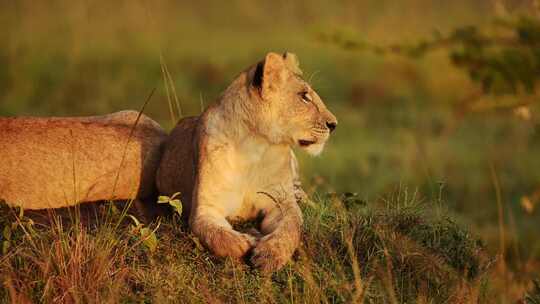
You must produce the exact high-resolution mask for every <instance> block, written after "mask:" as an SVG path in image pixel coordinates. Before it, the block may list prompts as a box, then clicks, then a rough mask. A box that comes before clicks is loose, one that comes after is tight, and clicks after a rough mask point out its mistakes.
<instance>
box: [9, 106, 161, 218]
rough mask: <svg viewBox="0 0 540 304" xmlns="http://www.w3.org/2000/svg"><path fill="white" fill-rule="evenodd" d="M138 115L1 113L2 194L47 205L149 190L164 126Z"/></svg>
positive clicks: (142, 194)
mask: <svg viewBox="0 0 540 304" xmlns="http://www.w3.org/2000/svg"><path fill="white" fill-rule="evenodd" d="M137 117H138V113H137V112H136V111H122V112H117V113H113V114H109V115H104V116H93V117H56V118H38V117H15V118H0V199H1V200H5V201H6V202H7V203H8V204H10V205H15V206H21V207H23V208H24V209H45V208H59V207H68V206H73V205H76V204H78V203H80V202H93V201H101V200H127V199H134V198H140V199H146V198H148V197H151V196H152V195H155V187H154V180H155V172H156V171H157V167H158V165H159V157H160V155H161V151H160V149H161V144H162V143H163V141H164V139H165V138H166V133H165V132H164V131H163V130H162V129H161V127H160V126H159V125H158V124H157V123H156V122H154V121H153V120H151V119H150V118H148V117H146V116H144V115H141V116H140V118H139V121H138V123H137V125H136V126H135V127H134V124H135V122H136V120H137ZM128 141H129V142H128Z"/></svg>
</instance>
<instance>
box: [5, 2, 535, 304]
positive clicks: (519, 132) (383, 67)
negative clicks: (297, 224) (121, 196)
mask: <svg viewBox="0 0 540 304" xmlns="http://www.w3.org/2000/svg"><path fill="white" fill-rule="evenodd" d="M523 18H527V19H523ZM539 19H540V3H539V2H538V1H535V0H506V1H504V0H490V1H488V0H485V1H484V0H482V1H463V0H458V1H426V0H410V1H400V2H397V1H386V0H378V1H371V0H365V1H336V2H326V1H318V0H314V1H294V2H292V1H272V2H264V3H263V2H254V1H244V0H236V1H229V2H222V1H207V0H205V1H196V2H183V1H181V2H173V1H153V2H151V1H115V2H107V1H90V2H89V1H60V0H56V1H48V2H47V3H40V2H34V1H3V2H1V3H0V26H1V28H2V30H1V31H0V115H1V116H22V115H25V116H80V115H100V114H106V113H110V112H114V111H119V110H125V109H135V110H139V109H141V108H142V106H143V104H144V103H145V100H146V98H147V96H148V95H149V94H150V92H151V91H152V90H153V89H154V88H155V93H154V94H153V96H152V98H151V99H150V100H149V102H148V104H147V105H146V107H145V110H144V112H145V114H146V115H148V116H150V117H152V118H153V119H155V120H156V121H158V122H159V123H160V124H161V125H162V126H163V127H164V128H165V129H167V130H170V129H171V128H172V127H173V126H174V124H175V121H176V119H177V118H178V117H183V116H191V115H198V114H199V113H201V110H202V109H203V108H205V107H206V106H208V105H209V104H211V103H212V102H213V101H214V100H215V99H216V98H217V97H218V96H219V93H220V92H222V91H223V90H224V89H225V88H226V86H227V85H228V84H229V83H230V81H231V80H232V79H234V77H235V75H236V74H238V73H239V72H240V71H242V70H243V69H245V68H246V67H248V66H250V65H252V64H253V63H255V62H257V61H258V60H260V59H262V58H263V57H264V55H265V54H266V53H267V52H268V51H277V52H284V51H291V52H294V53H296V54H297V55H298V58H299V60H300V65H301V67H302V69H303V72H304V78H305V79H307V80H309V82H310V83H311V84H312V86H313V88H314V89H315V90H316V91H317V92H318V93H319V95H320V96H321V97H322V98H323V100H324V101H325V103H326V105H327V106H328V107H329V108H330V109H331V110H332V112H333V113H335V114H336V116H337V118H338V120H339V126H338V128H337V130H336V132H334V133H333V135H332V137H331V139H330V141H329V143H328V145H327V147H326V149H325V151H324V152H323V153H322V154H321V155H320V156H318V157H315V158H311V157H308V156H307V155H305V154H303V153H302V152H300V151H299V152H298V153H297V155H298V156H299V158H300V167H301V172H302V180H303V184H304V188H305V190H306V192H308V194H309V195H310V197H311V200H310V201H307V202H304V203H302V205H301V207H302V210H303V213H304V217H305V223H304V229H305V231H304V236H303V241H302V245H301V246H300V248H299V250H298V252H297V253H296V254H295V256H294V259H293V261H292V262H290V263H289V264H288V265H287V266H286V267H285V268H284V269H283V270H281V271H279V272H277V273H275V274H273V275H272V276H265V275H262V274H260V273H258V271H257V270H255V269H253V268H252V267H250V266H249V265H246V264H245V263H242V262H239V261H233V260H225V259H219V258H216V257H213V256H212V255H211V254H210V253H209V252H208V251H207V250H205V249H204V248H203V247H202V246H201V244H200V242H199V241H198V240H197V239H196V238H195V237H193V236H192V235H191V234H190V233H189V231H188V227H187V225H186V224H185V223H182V222H181V221H180V219H179V216H178V215H177V214H174V215H171V216H169V217H167V218H164V219H161V220H159V221H156V222H153V223H151V224H141V223H139V221H138V219H136V218H133V217H130V216H129V215H128V214H125V212H124V211H123V209H122V208H121V207H113V206H111V205H109V204H104V205H103V206H101V207H100V211H101V213H100V216H99V219H98V220H97V222H96V223H95V224H93V225H79V223H78V222H79V221H78V219H79V212H78V209H74V210H68V211H67V212H68V216H67V219H66V217H64V218H63V219H59V218H57V217H56V216H55V214H54V212H42V213H35V212H27V211H24V212H22V211H20V210H18V209H13V208H9V207H7V206H6V205H5V204H2V205H0V232H1V235H0V245H1V246H0V249H1V251H0V303H540V285H539V284H540V282H538V281H537V280H540V104H539V100H540V94H539V86H538V83H537V82H536V80H537V78H538V75H540V53H539V51H538V50H539V49H540V43H538V41H540V26H538V28H536V27H535V25H536V24H538V23H540V21H538V20H539ZM501 20H504V21H501ZM509 20H510V21H509ZM512 20H525V21H520V22H521V23H519V25H518V27H519V26H521V27H519V30H517V31H516V33H518V34H517V35H518V38H519V39H521V40H520V41H521V42H523V41H525V42H526V43H525V44H524V45H525V46H523V44H520V45H519V46H518V47H516V48H517V49H518V52H513V53H510V55H508V56H506V57H505V58H507V59H508V58H509V59H508V60H507V61H504V62H502V63H501V62H499V61H496V60H494V59H493V60H491V61H489V60H483V59H484V58H485V57H482V56H487V55H486V53H487V51H485V50H484V51H482V52H481V53H482V54H481V55H478V54H477V53H474V52H472V53H470V52H469V53H467V52H468V51H470V49H471V48H470V47H468V46H470V45H471V44H472V45H473V47H472V49H473V50H478V49H479V48H480V47H479V46H478V45H477V44H481V43H483V42H485V40H486V39H483V38H482V39H477V38H478V37H477V36H475V35H476V34H475V33H476V32H475V31H474V30H470V29H471V28H476V29H478V30H479V31H480V30H482V31H485V33H488V34H489V35H502V36H504V37H505V38H507V37H513V36H512V33H513V32H512V28H511V27H505V26H502V29H501V24H507V23H504V22H511V21H512ZM464 28H465V29H468V30H463V31H457V33H458V34H456V35H454V36H452V33H456V29H464ZM488 34H486V35H488ZM439 37H454V38H455V39H454V40H452V39H444V38H439ZM456 37H457V38H456ZM490 37H491V36H490ZM497 37H499V36H497ZM524 37H525V38H524ZM437 39H439V40H437ZM460 39H461V40H460ZM535 39H537V40H535ZM455 40H458V41H459V43H461V42H463V44H459V43H458V44H457V46H455V47H454V46H453V45H452V43H453V42H455ZM426 41H427V43H426ZM430 41H437V42H436V43H432V44H430V43H429V42H430ZM471 41H472V42H471ZM494 41H495V40H493V41H491V42H490V43H491V44H490V46H489V47H490V48H495V47H496V46H497V44H496V43H495V42H497V43H499V42H500V43H502V45H503V47H515V45H514V44H511V43H508V42H507V41H508V40H507V39H498V40H496V41H495V42H494ZM531 41H532V42H531ZM475 43H476V44H475ZM527 43H528V44H527ZM463 45H465V47H464V46H463ZM419 49H420V50H421V51H422V54H421V55H418V54H417V53H418V52H416V51H418V50H419ZM424 51H425V52H424ZM490 51H492V50H491V49H490ZM493 52H497V49H496V50H495V51H493ZM501 52H502V51H501ZM456 54H458V55H456ZM463 54H465V55H463ZM471 54H472V55H471ZM504 54H506V53H504ZM516 54H517V55H516ZM523 54H532V55H531V56H532V57H531V58H533V59H531V60H530V61H526V60H525V59H523V58H525V57H524V56H525V55H523ZM460 56H461V57H460ZM467 56H468V57H467ZM475 56H476V57H475ZM535 56H536V57H535ZM471 58H472V59H471ZM520 58H521V59H520ZM534 58H536V59H534ZM482 60H483V61H482ZM535 60H536V61H535ZM471 62H472V63H473V64H471ZM479 62H480V63H483V64H487V65H488V67H489V68H492V70H491V72H490V73H492V74H490V73H488V72H486V70H485V69H482V68H481V65H479V64H478V63H479ZM486 62H487V63H486ZM522 66H525V68H521V67H522ZM471 67H472V68H471ZM518 67H519V68H518ZM515 70H519V71H518V72H515V73H517V74H515V75H518V76H516V77H514V78H512V77H513V76H512V75H514V74H513V73H514V71H515ZM493 71H503V72H502V73H500V74H497V73H498V72H497V73H496V72H493ZM493 75H495V76H493ZM497 75H502V76H500V77H499V76H497ZM509 75H510V76H509ZM531 75H532V76H531ZM509 79H510V80H509ZM501 83H502V84H503V85H508V83H509V84H510V87H511V90H499V89H497V88H499V87H500V86H498V85H499V84H501ZM516 83H517V84H516ZM36 145H39V143H37V142H36ZM0 164H1V160H0ZM31 178H32V176H28V179H31ZM535 280H536V282H537V283H535Z"/></svg>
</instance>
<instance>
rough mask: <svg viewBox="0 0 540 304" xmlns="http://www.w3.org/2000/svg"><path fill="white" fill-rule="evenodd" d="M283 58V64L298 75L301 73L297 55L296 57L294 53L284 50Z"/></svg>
mask: <svg viewBox="0 0 540 304" xmlns="http://www.w3.org/2000/svg"><path fill="white" fill-rule="evenodd" d="M283 60H285V65H286V66H287V68H289V70H290V71H291V72H293V73H294V74H296V75H299V76H301V75H302V70H300V64H299V63H298V57H296V55H295V54H294V53H289V52H285V53H284V54H283Z"/></svg>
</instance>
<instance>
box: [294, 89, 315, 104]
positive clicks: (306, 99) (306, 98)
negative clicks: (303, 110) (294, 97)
mask: <svg viewBox="0 0 540 304" xmlns="http://www.w3.org/2000/svg"><path fill="white" fill-rule="evenodd" d="M298 95H300V97H301V98H302V101H303V102H305V103H310V102H312V101H313V99H312V98H311V95H309V93H308V92H307V91H304V92H300V93H298Z"/></svg>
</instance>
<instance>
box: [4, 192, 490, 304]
mask: <svg viewBox="0 0 540 304" xmlns="http://www.w3.org/2000/svg"><path fill="white" fill-rule="evenodd" d="M428 207H429V208H431V206H429V205H428V204H423V205H422V204H418V203H417V202H416V199H415V198H412V199H410V198H408V197H407V196H406V194H405V195H403V194H397V195H395V196H393V197H391V198H389V199H388V200H381V201H379V202H369V203H366V202H363V201H360V200H357V199H356V197H355V196H354V195H352V194H344V195H336V194H332V195H324V196H320V197H318V198H316V199H314V201H312V202H309V203H306V204H305V205H304V206H303V209H304V215H305V235H304V239H303V243H302V246H301V247H300V249H299V250H298V252H297V254H296V255H295V257H294V260H293V261H292V262H291V263H289V264H288V265H287V266H286V267H285V268H284V269H283V270H281V271H280V272H278V273H275V274H274V275H273V276H271V277H268V276H262V275H261V274H259V273H258V272H257V271H256V270H254V269H252V268H250V267H249V266H247V265H245V264H244V263H242V262H239V261H233V260H229V259H218V258H215V257H213V256H212V255H211V254H209V253H208V252H207V251H206V250H205V249H204V248H202V247H201V245H200V243H199V242H198V240H197V239H196V238H194V237H193V236H192V235H191V234H189V233H188V232H187V229H186V227H185V226H183V225H182V224H181V223H179V221H178V218H177V216H175V217H171V218H167V219H163V220H161V221H160V222H158V223H154V224H152V225H150V226H148V227H147V226H143V225H140V224H138V225H133V224H127V225H126V224H123V225H118V224H117V223H118V222H119V220H120V219H121V218H122V215H121V213H116V214H115V213H113V216H112V217H108V218H109V219H108V220H107V221H103V222H101V223H98V224H97V225H95V226H94V225H92V226H91V227H90V226H81V225H65V224H64V223H62V221H58V220H54V218H55V217H54V216H52V217H51V219H52V220H51V224H50V225H46V226H41V225H40V224H36V222H35V221H33V220H32V218H31V217H28V216H27V215H23V216H22V217H21V216H20V215H19V214H18V211H16V210H13V209H9V208H7V206H5V205H3V206H2V207H1V210H0V231H4V233H3V235H2V238H1V240H0V241H1V242H2V243H3V244H4V249H3V252H2V255H1V256H0V267H1V268H2V272H1V273H0V280H1V282H2V285H1V287H0V302H8V301H9V299H11V300H15V301H16V302H20V301H24V300H30V301H32V302H69V303H72V302H141V301H143V302H153V303H163V302H178V301H181V302H188V303H191V302H195V303H197V302H200V303H209V302H210V303H214V302H218V303H219V302H226V303H229V302H242V303H253V302H264V303H266V302H270V303H281V302H303V303H304V302H308V303H321V302H324V303H326V302H330V303H351V302H362V301H364V302H368V303H372V302H375V303H379V302H381V303H382V302H385V303H388V302H390V303H402V302H409V303H413V302H420V301H424V302H430V301H435V302H444V301H450V302H454V301H458V302H459V301H460V300H463V299H478V300H480V301H482V299H484V300H485V297H486V296H487V295H486V289H485V288H483V286H484V285H485V283H486V282H485V281H486V280H483V279H482V278H484V277H485V276H484V274H485V273H486V268H487V265H488V263H487V262H488V261H487V260H488V259H487V258H486V255H485V254H484V253H483V249H482V245H481V244H480V243H479V242H478V241H477V240H476V239H475V238H474V237H472V236H470V235H469V234H468V233H467V231H466V230H464V229H462V228H460V227H459V226H458V225H457V224H456V223H455V222H454V221H452V220H451V219H450V218H448V217H446V216H444V215H437V213H438V212H428V209H429V208H428ZM6 227H7V228H6ZM153 231H155V233H154V232H153ZM154 236H155V237H156V239H153V237H154ZM156 245H157V246H156Z"/></svg>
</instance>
